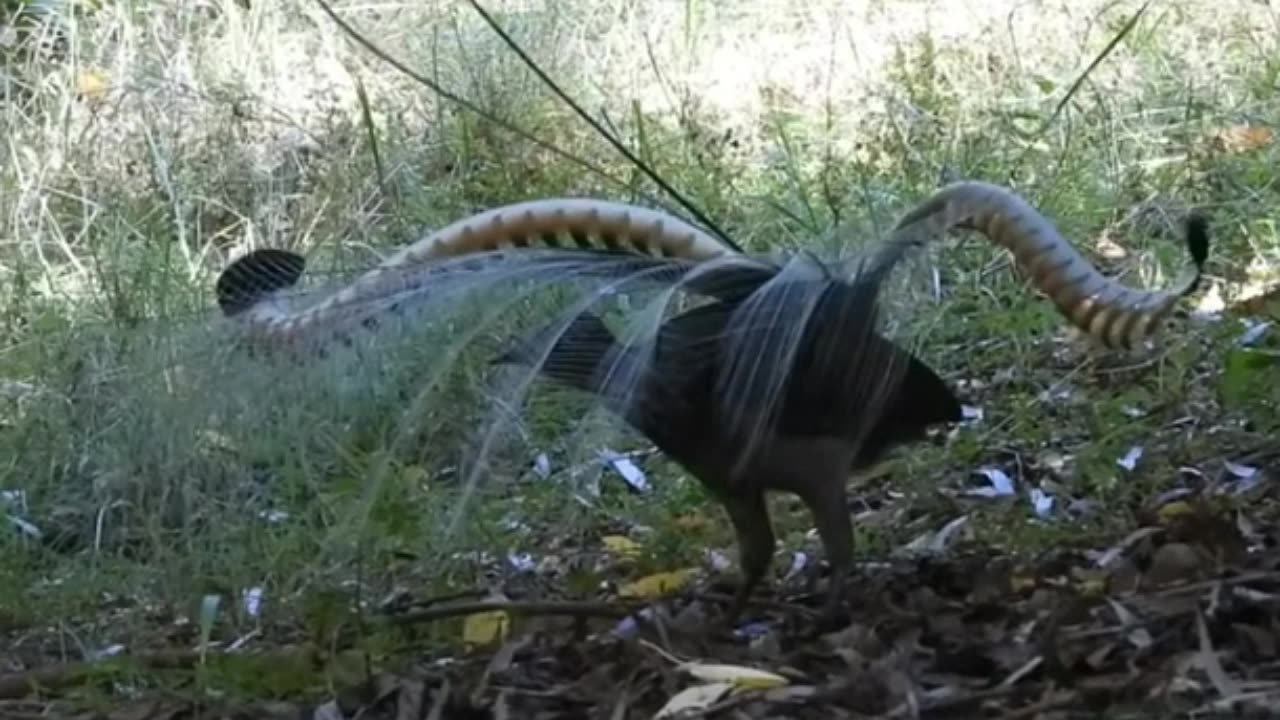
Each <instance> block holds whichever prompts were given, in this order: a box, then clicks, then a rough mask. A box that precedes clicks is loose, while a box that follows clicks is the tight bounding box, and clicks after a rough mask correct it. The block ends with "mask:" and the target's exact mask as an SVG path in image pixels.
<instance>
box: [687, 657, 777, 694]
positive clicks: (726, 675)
mask: <svg viewBox="0 0 1280 720" xmlns="http://www.w3.org/2000/svg"><path fill="white" fill-rule="evenodd" d="M676 669H677V670H680V671H682V672H686V673H688V674H690V675H692V676H694V677H696V678H698V679H699V680H706V681H708V682H715V683H719V682H727V683H731V684H732V685H733V686H734V687H738V688H749V689H753V690H754V689H768V688H775V687H781V686H783V685H786V684H787V679H786V678H785V677H782V676H781V675H777V674H775V673H771V672H768V671H765V670H757V669H756V668H752V667H746V666H743V665H724V664H709V663H699V662H688V663H684V664H683V665H680V666H679V667H677V668H676Z"/></svg>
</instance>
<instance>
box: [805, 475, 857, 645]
mask: <svg viewBox="0 0 1280 720" xmlns="http://www.w3.org/2000/svg"><path fill="white" fill-rule="evenodd" d="M795 492H796V494H797V495H799V496H800V500H801V501H802V502H804V504H805V505H806V506H807V507H808V508H809V512H810V514H812V515H813V521H814V526H815V527H816V528H817V530H818V537H819V538H820V539H821V540H822V549H823V551H824V552H825V553H826V555H827V563H828V564H829V565H830V566H831V579H830V585H829V586H828V587H827V599H826V602H825V603H824V604H823V607H822V613H821V616H820V623H821V624H823V625H827V624H831V623H834V622H835V621H836V615H837V612H838V611H839V610H840V606H841V604H842V603H843V601H844V586H845V581H846V580H847V579H848V577H849V571H850V570H851V569H852V565H853V521H852V520H851V519H850V517H849V505H848V498H847V497H846V494H845V487H844V474H843V473H835V474H824V475H821V476H811V477H810V482H807V483H802V484H801V486H800V487H799V488H797V489H796V491H795Z"/></svg>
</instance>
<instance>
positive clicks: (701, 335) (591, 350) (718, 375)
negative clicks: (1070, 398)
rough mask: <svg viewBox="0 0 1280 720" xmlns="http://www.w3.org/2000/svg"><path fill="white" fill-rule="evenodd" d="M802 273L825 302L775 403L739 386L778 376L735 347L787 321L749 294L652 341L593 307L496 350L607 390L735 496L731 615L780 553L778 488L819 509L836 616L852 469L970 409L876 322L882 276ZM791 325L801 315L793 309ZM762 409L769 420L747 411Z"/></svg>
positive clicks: (666, 445) (651, 435)
mask: <svg viewBox="0 0 1280 720" xmlns="http://www.w3.org/2000/svg"><path fill="white" fill-rule="evenodd" d="M798 282H801V283H808V285H807V286H805V287H802V288H800V291H801V292H800V293H798V295H799V296H800V297H809V298H812V299H813V301H814V302H813V304H812V306H811V307H812V312H810V313H809V314H808V319H807V322H806V321H801V322H802V323H803V328H801V329H799V332H798V334H797V336H796V342H794V343H793V345H794V350H795V352H794V355H791V356H790V362H789V364H788V365H789V366H788V367H787V372H786V373H785V380H784V381H783V383H782V388H781V390H780V392H778V393H777V397H776V411H775V412H773V413H772V414H770V411H769V410H768V409H767V408H768V406H769V404H770V403H769V402H768V398H767V397H766V396H765V395H760V396H758V397H756V398H746V399H745V400H744V398H742V397H741V395H740V394H738V393H740V392H741V391H742V389H743V385H744V384H745V383H744V382H739V380H740V379H746V380H748V381H749V378H750V377H751V376H752V375H753V374H759V373H760V372H764V373H765V374H766V375H767V373H768V368H767V367H765V366H763V365H760V364H756V365H754V366H752V367H748V368H745V371H746V372H742V371H743V370H744V368H742V367H741V366H739V367H737V368H735V367H734V363H735V362H737V361H740V360H741V355H736V356H735V355H734V354H733V350H734V349H735V347H737V346H739V345H741V344H744V343H745V344H746V345H752V344H758V345H762V346H769V345H770V343H771V339H773V338H776V337H777V332H778V328H777V327H770V326H769V325H768V324H767V323H761V322H754V323H753V322H751V319H752V318H756V319H758V318H760V317H761V316H766V315H769V314H770V313H767V312H756V313H750V312H748V313H747V314H746V317H744V315H743V311H744V308H743V305H744V302H745V301H744V300H736V301H717V302H712V303H708V304H706V305H702V306H699V307H697V308H694V309H693V310H690V311H686V312H684V313H683V314H680V315H677V316H675V317H673V318H671V319H669V320H667V321H666V322H664V323H663V324H662V325H661V327H660V329H659V330H658V332H657V333H656V335H655V336H654V337H653V338H652V339H651V341H650V342H647V343H645V342H641V343H640V344H635V345H626V344H624V343H621V342H619V341H618V340H617V338H615V336H614V335H613V333H612V332H611V331H610V330H609V329H608V327H606V326H605V324H604V322H603V321H602V320H601V319H600V318H599V317H598V316H596V315H594V314H591V313H583V314H581V315H578V316H577V317H575V318H573V319H572V320H571V321H570V323H569V324H568V325H567V326H566V327H564V328H563V329H562V330H561V329H560V328H558V327H549V328H544V329H542V330H540V331H539V332H538V333H537V334H535V335H534V336H533V338H532V339H528V340H525V341H522V342H521V343H518V344H517V346H516V347H515V348H514V349H512V350H510V351H508V352H507V353H505V354H503V355H502V356H501V357H500V358H499V359H498V362H505V363H513V364H519V365H525V366H529V367H536V368H537V369H538V372H539V373H540V374H542V375H544V376H545V377H548V378H550V379H552V380H555V381H557V382H559V383H562V384H564V385H568V386H571V387H575V388H577V389H579V390H583V391H586V392H588V393H591V394H593V395H595V396H597V397H598V398H600V399H601V400H602V401H603V403H604V404H605V405H606V406H607V407H608V408H609V409H610V410H612V411H613V412H615V413H616V414H617V415H619V416H621V418H623V419H624V420H625V421H626V422H627V423H628V424H629V425H631V426H632V427H633V428H635V429H636V430H637V431H639V432H640V433H641V434H643V435H644V436H645V437H647V438H648V439H649V440H650V441H651V442H653V443H654V445H656V446H657V447H658V449H659V450H661V451H662V452H663V453H664V454H665V455H666V456H667V457H669V458H670V459H672V460H673V461H675V462H676V463H678V464H679V465H681V466H682V467H684V468H685V470H686V471H688V472H689V473H690V474H691V475H693V476H694V477H695V478H697V479H698V481H699V482H700V483H701V484H702V485H703V487H704V488H705V489H706V490H707V491H708V493H709V494H711V495H712V496H713V497H714V498H715V499H716V500H717V501H719V502H720V503H721V504H723V505H724V506H725V508H726V510H727V511H728V514H729V517H730V520H731V522H732V523H733V526H734V530H735V532H736V535H737V539H738V546H739V553H740V556H741V567H742V572H743V580H742V583H741V585H740V586H739V592H738V595H737V598H736V601H735V604H734V606H733V607H732V608H731V610H730V612H729V617H730V618H734V617H736V616H737V615H738V614H739V612H740V611H741V609H742V607H743V605H744V603H745V601H746V599H747V597H748V595H749V594H750V593H751V591H752V590H753V589H754V587H755V586H756V585H757V584H758V583H759V582H760V580H761V579H762V578H763V577H764V575H765V573H766V572H767V570H768V567H769V564H770V560H771V558H772V555H773V550H774V534H773V529H772V524H771V521H770V518H769V512H768V508H767V505H766V502H765V494H766V492H768V491H780V492H788V493H793V494H795V495H796V496H798V497H799V498H800V499H801V501H802V502H803V503H804V504H805V505H806V507H808V508H809V510H810V512H811V513H812V515H813V518H814V521H815V526H816V528H817V530H818V534H819V536H820V538H821V540H822V543H823V547H824V551H825V553H826V555H827V560H828V562H829V563H830V565H831V568H832V577H831V586H830V592H829V593H828V598H827V604H826V606H825V608H824V615H827V616H830V615H831V614H832V613H834V612H835V610H836V609H837V607H838V603H839V601H840V599H841V597H842V590H843V580H844V578H845V576H846V573H847V572H848V569H849V566H850V564H851V562H852V542H853V529H852V525H851V521H850V516H849V511H848V506H847V503H846V488H845V484H846V481H847V479H848V476H849V473H850V471H851V470H852V469H857V468H861V467H866V466H868V465H871V464H873V463H874V462H875V461H876V460H877V459H879V458H880V457H881V456H883V455H884V453H885V452H886V451H888V450H889V449H891V448H893V447H895V446H898V445H901V444H904V443H908V442H911V441H914V440H918V439H922V438H923V437H924V436H925V433H926V429H927V428H928V427H929V426H932V425H935V424H938V423H944V422H952V421H957V420H959V419H960V417H961V408H960V403H959V400H958V399H957V398H956V397H955V395H954V394H953V393H952V392H951V390H950V389H949V388H948V387H947V386H946V384H945V383H944V382H943V381H942V379H941V378H939V377H938V376H937V374H935V373H934V372H933V371H932V370H931V369H930V368H929V367H928V366H926V365H924V364H923V363H922V362H920V361H919V360H917V359H916V358H915V357H913V356H912V355H911V354H910V353H908V352H907V351H905V350H904V349H902V348H900V347H898V346H896V345H895V344H893V343H892V342H890V341H889V340H888V339H886V338H885V337H883V336H882V335H880V334H878V333H877V332H875V330H874V319H875V303H874V292H875V287H874V286H869V285H867V284H864V285H861V286H860V285H858V284H856V283H849V282H842V281H837V280H825V281H813V280H810V281H798ZM793 295H796V294H795V293H793ZM779 322H780V323H793V322H795V320H794V318H792V317H789V316H781V317H779ZM557 331H559V332H557ZM557 335H558V336H557ZM735 335H736V337H735ZM548 345H549V346H550V347H549V350H548V349H547V346H548ZM772 345H773V346H777V345H778V343H777V342H776V340H775V341H773V342H772ZM650 353H651V354H650ZM752 371H756V372H755V373H753V372H752ZM630 373H634V375H631V374H630ZM762 387H767V383H766V384H765V385H763V386H762ZM765 392H766V393H767V392H768V391H767V390H766V391H765ZM754 400H762V401H763V402H755V401H754ZM761 416H765V417H766V421H765V422H764V423H762V424H757V423H753V422H742V421H741V419H742V418H743V417H746V418H749V419H756V418H759V417H761ZM761 425H763V429H761Z"/></svg>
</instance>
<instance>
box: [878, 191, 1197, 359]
mask: <svg viewBox="0 0 1280 720" xmlns="http://www.w3.org/2000/svg"><path fill="white" fill-rule="evenodd" d="M953 227H969V228H972V229H974V230H977V231H978V232H980V233H982V234H983V235H985V236H986V237H987V239H988V240H990V241H991V242H993V243H995V244H997V245H1000V246H1001V247H1004V248H1006V249H1007V250H1009V251H1010V252H1011V253H1013V256H1014V259H1015V260H1016V261H1017V263H1018V265H1019V266H1021V267H1022V268H1023V269H1024V271H1026V272H1027V274H1028V275H1029V278H1030V280H1031V283H1032V284H1033V285H1034V286H1035V287H1036V288H1037V289H1039V290H1040V291H1041V292H1043V293H1044V294H1046V295H1048V296H1049V298H1050V299H1051V300H1052V301H1053V303H1054V305H1055V306H1056V307H1057V308H1058V311H1059V312H1061V313H1062V314H1063V315H1064V316H1065V317H1066V318H1067V319H1068V320H1069V321H1070V322H1071V324H1072V325H1074V326H1075V327H1076V328H1078V329H1080V330H1081V331H1083V332H1084V333H1085V334H1086V335H1088V336H1089V337H1090V338H1093V339H1094V340H1096V341H1097V342H1099V343H1101V344H1102V345H1104V346H1105V347H1107V348H1112V349H1114V348H1124V349H1130V348H1132V347H1133V346H1135V345H1137V344H1139V343H1141V342H1144V341H1145V340H1147V339H1148V338H1149V337H1150V336H1151V335H1153V334H1154V333H1155V332H1156V330H1157V329H1158V328H1159V323H1160V321H1161V320H1163V319H1164V318H1165V317H1167V316H1168V315H1169V313H1170V312H1172V311H1173V308H1174V306H1175V305H1176V304H1177V302H1178V300H1179V299H1181V298H1182V297H1184V296H1186V295H1188V294H1190V293H1192V292H1194V291H1195V289H1196V287H1197V286H1198V285H1199V283H1200V277H1201V274H1202V273H1203V270H1204V264H1205V261H1206V259H1207V258H1208V254H1209V227H1208V221H1207V220H1206V219H1205V218H1204V217H1203V216H1201V215H1198V214H1192V215H1190V216H1189V217H1188V218H1187V220H1186V226H1185V241H1186V244H1187V249H1188V253H1189V255H1190V259H1191V263H1192V264H1191V267H1190V268H1188V269H1187V271H1185V272H1184V273H1183V275H1182V276H1181V277H1180V278H1179V279H1178V281H1177V282H1175V283H1174V285H1173V287H1172V288H1170V289H1167V290H1139V289H1137V288H1131V287H1128V286H1125V285H1123V284H1121V283H1120V282H1119V281H1117V280H1115V279H1113V278H1108V277H1106V276H1104V275H1103V274H1102V273H1100V272H1098V270H1097V269H1096V268H1094V267H1093V265H1091V264H1090V263H1089V261H1088V260H1086V259H1085V258H1084V257H1083V256H1082V255H1080V253H1079V252H1078V251H1077V250H1076V249H1075V248H1074V247H1072V245H1071V243H1069V242H1068V241H1067V240H1066V239H1065V238H1063V237H1062V236H1061V235H1060V234H1058V231H1057V229H1056V228H1054V226H1053V224H1052V223H1050V222H1049V220H1048V219H1046V218H1045V217H1044V216H1043V215H1041V214H1040V213H1039V212H1037V211H1036V209H1035V208H1033V207H1031V205H1030V204H1028V203H1027V201H1026V200H1024V199H1022V197H1021V196H1019V195H1018V194H1016V193H1014V192H1013V191H1011V190H1009V189H1008V188H1004V187H1001V186H999V185H994V184H991V183H985V182H980V181H963V182H956V183H952V184H950V185H947V186H946V187H943V188H942V189H940V190H938V191H937V192H935V193H934V194H933V195H932V196H931V197H930V198H928V199H927V200H925V201H924V202H922V203H920V204H919V205H917V206H916V207H915V208H913V209H912V210H911V211H910V212H908V213H907V214H906V215H905V216H903V217H902V219H901V220H899V221H898V223H897V225H895V226H894V236H893V239H891V240H890V242H889V243H888V244H887V245H886V247H885V248H884V249H882V252H887V253H898V252H902V251H904V250H905V249H906V248H907V247H909V246H913V245H916V244H920V243H921V242H922V241H923V240H924V239H925V238H924V237H923V236H924V235H928V234H940V233H942V232H945V231H946V230H949V229H951V228H953Z"/></svg>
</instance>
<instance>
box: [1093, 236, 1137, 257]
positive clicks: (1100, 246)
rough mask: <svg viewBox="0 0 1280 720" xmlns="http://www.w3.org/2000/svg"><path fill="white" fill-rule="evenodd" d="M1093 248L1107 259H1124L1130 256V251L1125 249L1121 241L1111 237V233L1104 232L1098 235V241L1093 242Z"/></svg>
mask: <svg viewBox="0 0 1280 720" xmlns="http://www.w3.org/2000/svg"><path fill="white" fill-rule="evenodd" d="M1093 249H1094V250H1096V251H1097V253H1098V255H1100V256H1101V257H1104V258H1106V259H1107V260H1124V259H1125V258H1127V257H1129V251H1128V250H1125V249H1124V248H1123V247H1121V245H1120V244H1119V243H1117V242H1116V241H1115V240H1112V239H1111V235H1110V234H1109V233H1103V234H1102V235H1101V236H1099V237H1098V240H1097V242H1095V243H1094V244H1093Z"/></svg>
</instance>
